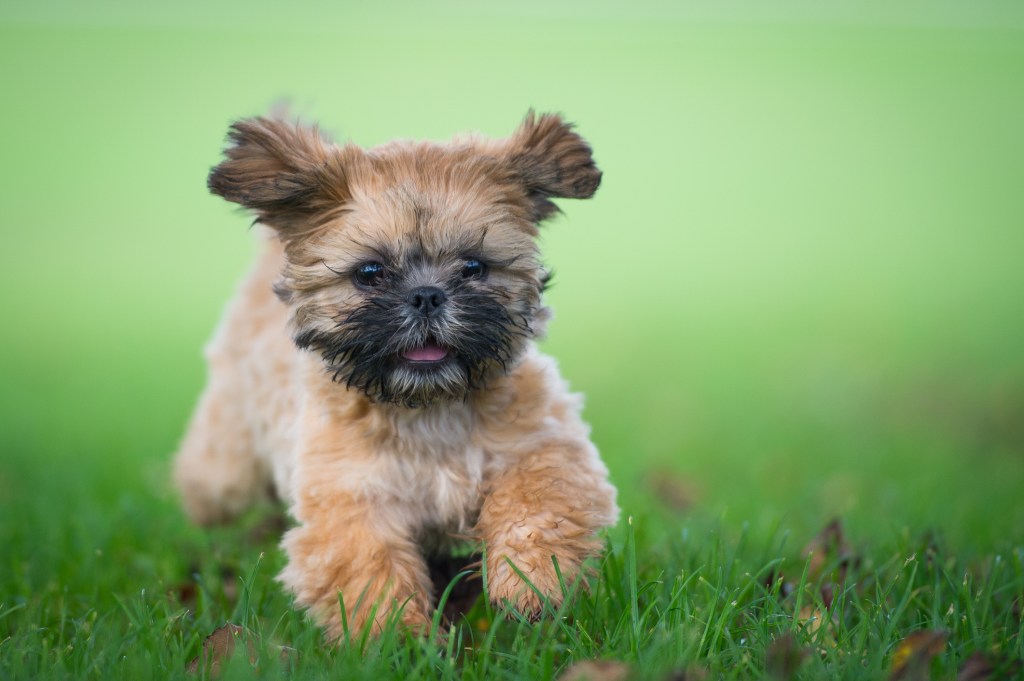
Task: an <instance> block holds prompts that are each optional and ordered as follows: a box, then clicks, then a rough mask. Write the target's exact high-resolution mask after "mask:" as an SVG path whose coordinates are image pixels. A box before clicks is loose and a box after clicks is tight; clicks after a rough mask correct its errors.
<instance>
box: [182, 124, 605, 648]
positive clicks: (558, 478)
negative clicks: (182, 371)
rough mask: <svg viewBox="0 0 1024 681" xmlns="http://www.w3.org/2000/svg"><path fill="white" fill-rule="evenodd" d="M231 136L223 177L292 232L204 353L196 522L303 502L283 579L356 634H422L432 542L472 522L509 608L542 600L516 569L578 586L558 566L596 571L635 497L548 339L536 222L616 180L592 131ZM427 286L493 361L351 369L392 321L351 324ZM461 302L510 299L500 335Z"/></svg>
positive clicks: (217, 183) (262, 131)
mask: <svg viewBox="0 0 1024 681" xmlns="http://www.w3.org/2000/svg"><path fill="white" fill-rule="evenodd" d="M229 139H230V141H231V146H230V147H229V149H228V150H227V151H226V154H225V155H226V160H225V161H224V162H223V163H221V164H220V165H219V166H217V167H216V168H214V170H213V172H212V173H211V175H210V179H209V186H210V189H211V191H213V192H214V193H216V194H219V195H221V196H223V197H224V198H226V199H228V200H230V201H234V202H236V203H239V204H241V205H243V206H245V207H247V208H249V209H251V210H253V211H254V212H255V213H256V215H257V218H258V220H259V221H260V222H262V223H264V224H265V225H267V226H268V227H269V228H270V234H271V235H272V237H276V238H269V239H267V242H266V247H265V248H264V251H263V253H262V254H261V256H260V258H259V260H258V261H257V263H256V265H255V267H254V268H253V270H252V272H251V273H250V274H249V275H248V277H247V278H246V279H245V280H244V281H243V282H242V284H241V287H240V289H239V291H238V293H237V295H236V296H235V298H234V300H233V301H232V303H231V304H230V306H229V307H228V309H227V311H226V313H225V316H224V319H223V321H222V323H221V326H220V328H219V330H218V331H217V333H216V334H215V336H214V339H213V341H212V342H211V344H210V345H209V347H208V348H207V358H208V363H209V382H208V385H207V387H206V390H205V391H204V393H203V395H202V397H201V398H200V400H199V404H198V407H197V409H196V413H195V415H194V416H193V419H192V422H191V425H190V427H189V429H188V432H187V434H186V436H185V438H184V441H183V444H182V446H181V449H180V451H179V453H178V455H177V459H176V462H175V477H176V481H177V483H178V486H179V488H180V490H181V494H182V497H183V501H184V505H185V509H186V511H187V512H188V514H189V515H190V517H191V518H192V519H193V520H195V521H196V522H198V523H201V524H211V523H219V522H226V521H229V520H230V519H232V518H233V517H235V516H237V515H238V514H239V513H240V512H242V511H243V510H244V509H245V508H247V507H248V506H249V505H250V504H251V503H253V502H254V501H256V500H258V499H260V498H261V497H263V496H266V495H267V494H269V493H271V492H273V493H275V494H276V495H277V496H279V497H280V498H282V499H284V500H285V501H286V503H287V504H288V505H289V509H290V512H291V514H292V515H293V516H294V518H295V520H296V522H297V525H296V527H294V528H293V529H291V530H289V531H288V532H287V533H286V535H285V537H284V539H283V546H284V549H285V551H286V552H287V555H288V564H287V566H286V567H285V569H284V571H283V572H282V573H281V575H280V577H279V579H280V580H281V581H282V582H283V583H284V585H285V586H286V587H287V588H288V589H289V590H290V591H291V592H292V593H293V594H294V596H295V599H296V601H297V602H298V603H299V604H300V605H301V606H303V607H305V608H308V609H309V611H310V612H311V614H312V615H313V617H314V618H315V620H316V621H317V622H318V623H319V624H321V625H323V626H324V627H325V630H326V632H327V634H328V636H329V637H331V638H337V637H339V636H341V635H342V633H343V630H344V626H345V625H344V624H343V618H344V620H347V626H348V627H349V628H350V630H352V631H358V630H360V629H361V628H362V627H363V626H367V625H369V626H375V627H379V626H381V625H382V624H383V622H384V621H385V620H386V619H387V618H389V617H391V616H394V615H398V616H399V617H400V619H401V621H402V622H404V623H405V624H406V625H407V626H409V627H410V628H412V629H413V630H423V629H424V628H426V627H427V626H428V625H429V621H430V615H431V609H432V607H433V598H434V597H435V594H433V593H432V586H431V580H430V577H429V574H428V570H427V564H426V559H425V556H426V555H428V554H430V553H431V552H436V551H444V550H445V549H446V548H447V547H449V545H450V544H451V542H452V539H453V538H475V539H476V540H479V541H482V542H483V544H484V546H485V548H486V553H487V564H486V569H487V576H488V590H489V593H488V596H489V597H490V599H491V600H492V601H494V602H495V603H497V604H508V605H510V606H511V607H514V608H516V609H518V610H519V611H521V612H523V613H525V614H527V615H529V616H533V615H536V614H537V613H538V612H539V610H540V607H541V602H540V599H539V598H538V597H537V595H536V593H534V591H533V590H532V589H530V588H528V587H527V585H526V584H524V582H523V580H522V578H521V577H520V575H519V574H517V572H516V570H514V569H513V568H512V567H511V566H512V565H515V566H516V567H517V568H518V570H519V571H521V572H522V574H524V575H525V576H526V577H527V578H528V579H529V580H530V582H531V583H532V584H533V585H534V586H535V587H536V588H537V589H539V590H540V591H541V592H542V593H543V594H545V595H546V596H547V597H548V598H550V599H551V600H552V601H553V602H555V603H557V602H559V601H560V600H561V598H562V590H561V587H560V584H559V580H558V575H557V573H556V571H555V568H554V564H553V561H552V559H553V558H554V559H556V560H557V562H558V566H559V568H560V570H561V572H562V574H563V576H564V577H565V578H566V579H568V580H570V581H571V580H573V579H574V578H576V577H577V576H578V575H579V574H580V570H581V566H582V564H583V562H584V560H585V559H587V558H588V557H591V556H593V555H595V554H596V553H597V551H598V550H599V548H600V545H599V542H598V541H597V539H596V538H595V533H596V531H597V530H598V529H600V528H602V527H606V526H609V525H611V524H613V523H614V522H615V520H616V517H617V514H618V509H617V508H616V505H615V490H614V488H613V487H612V486H611V485H610V484H609V482H608V480H607V469H606V468H605V466H604V464H603V463H602V462H601V460H600V458H599V457H598V454H597V451H596V450H595V448H594V446H593V445H592V444H591V442H590V439H589V435H588V428H587V426H586V425H585V424H584V423H583V422H582V420H581V418H580V408H581V401H580V399H579V397H578V396H576V395H573V394H571V393H569V392H568V389H567V386H566V384H565V382H564V381H563V380H562V378H561V377H560V376H559V374H558V371H557V368H556V367H555V364H554V362H553V361H552V360H551V359H549V358H547V357H545V356H543V355H541V354H540V353H539V352H538V351H537V350H536V348H535V347H534V344H533V339H535V338H536V337H538V336H539V335H540V334H542V333H543V330H544V326H545V322H546V321H547V319H548V316H549V313H548V311H547V308H545V307H544V306H543V303H542V300H541V293H542V290H543V286H544V282H545V281H546V277H547V273H546V272H545V271H544V269H543V268H542V266H541V264H540V259H539V253H538V251H537V247H536V244H535V242H534V239H533V237H534V236H535V235H536V233H537V223H538V222H539V221H540V220H542V219H543V218H545V217H548V216H549V215H550V214H551V213H552V212H553V211H554V210H556V208H555V206H554V204H553V203H552V202H551V198H552V197H569V198H588V197H590V196H591V195H592V194H593V193H594V191H595V190H596V189H597V186H598V184H599V182H600V177H601V174H600V171H598V170H597V168H596V166H595V165H594V162H593V159H592V157H591V153H590V148H589V147H588V146H587V144H586V143H585V142H584V141H583V140H582V139H581V138H580V137H579V136H578V135H577V134H576V133H575V132H573V131H572V129H571V126H569V125H568V124H566V123H564V122H563V121H562V120H561V119H560V118H559V117H557V116H552V115H546V116H540V117H536V116H534V115H533V114H532V113H531V114H530V115H528V116H527V118H526V120H525V121H524V122H523V124H522V126H521V127H520V129H519V130H518V131H517V132H516V133H515V134H514V135H513V136H512V137H511V138H509V139H507V140H487V139H480V138H475V137H468V138H457V139H455V140H453V141H452V142H449V143H447V144H431V143H416V142H394V143H391V144H388V145H385V146H383V147H378V148H376V149H372V150H364V149H361V148H359V147H356V146H354V145H351V144H348V145H345V146H341V147H339V146H336V145H334V144H333V143H331V142H329V141H327V140H326V139H324V138H323V137H322V136H321V135H320V134H319V133H318V132H317V131H316V130H315V129H311V128H305V127H302V126H297V125H295V124H291V123H286V122H283V121H279V120H270V119H252V120H248V121H243V122H240V123H237V124H235V125H234V126H233V128H232V131H231V133H230V136H229ZM467 254H472V257H473V258H480V259H481V260H482V261H484V262H486V263H488V270H487V274H486V276H483V275H481V276H479V277H477V276H475V275H474V276H473V277H469V276H468V275H465V274H463V275H462V279H460V275H459V269H458V268H459V267H460V266H462V267H464V266H465V263H466V262H467V257H469V256H467ZM368 261H373V262H377V261H379V262H382V263H388V265H387V267H388V271H389V272H393V275H389V276H393V280H394V281H393V282H392V283H389V284H388V285H389V286H393V287H394V296H398V297H397V298H395V297H392V298H388V297H387V296H385V295H384V292H382V291H381V290H370V289H369V288H368V287H367V286H361V285H360V284H359V283H358V282H357V279H356V278H354V277H353V276H352V274H351V273H352V272H354V271H356V270H357V269H358V267H359V266H360V264H361V263H366V262H368ZM460 263H462V264H461V265H460ZM469 271H471V272H473V271H474V270H469ZM444 282H454V283H451V284H446V283H444ZM418 286H419V287H421V286H436V287H440V288H441V289H442V290H444V291H445V292H446V293H447V294H448V296H449V297H450V300H449V302H447V303H446V304H445V305H446V306H447V307H446V308H445V309H444V310H442V312H444V314H445V315H448V316H447V317H445V318H444V320H441V321H436V328H437V329H440V331H437V333H442V332H443V333H447V334H450V335H448V336H444V335H442V336H438V337H439V338H443V339H449V338H450V339H452V340H445V342H446V343H450V344H451V348H450V352H451V353H452V355H453V356H456V355H458V356H459V357H461V355H459V353H460V352H462V350H461V349H460V348H461V347H462V346H460V345H459V343H460V342H461V341H460V340H459V338H460V334H467V335H469V336H473V334H474V333H476V336H479V338H478V339H477V340H476V341H474V342H477V343H478V344H481V347H486V348H490V349H489V350H488V352H489V353H491V354H487V353H483V354H482V355H481V356H480V357H476V356H475V355H474V359H473V362H475V364H473V366H472V369H473V370H472V371H471V370H470V367H469V364H468V363H467V364H466V366H465V367H463V368H465V371H464V372H462V371H461V370H460V369H459V367H462V366H463V365H461V364H457V363H455V360H452V362H450V363H449V364H448V365H446V366H448V371H449V373H450V374H451V375H450V376H448V378H449V379H450V381H449V382H451V381H454V384H453V385H454V387H452V386H451V385H445V386H444V390H441V389H440V388H438V386H437V384H438V383H439V381H440V379H439V378H438V377H439V376H440V375H441V371H440V369H438V370H437V371H434V372H433V373H431V372H432V371H433V370H432V369H428V370H425V372H419V373H415V372H409V371H406V370H407V369H408V367H407V366H405V365H403V364H402V362H401V361H399V360H396V359H395V357H394V356H392V355H394V353H392V355H386V353H384V350H387V349H388V347H389V346H388V347H385V348H384V349H383V350H381V354H382V356H385V355H386V356H385V357H384V359H382V360H381V362H382V364H381V365H380V367H383V368H379V371H380V372H381V374H380V378H379V381H378V383H380V385H381V386H383V385H384V384H385V383H386V384H387V387H388V390H385V389H384V388H383V387H380V386H377V387H375V385H376V384H374V383H373V382H367V383H365V384H358V385H353V384H352V381H353V380H354V379H353V378H352V377H353V376H354V375H355V374H354V370H353V369H352V366H351V363H352V362H353V361H355V360H354V359H353V353H354V352H355V351H348V350H346V351H345V352H347V353H348V354H345V353H340V354H339V352H338V351H337V348H338V347H347V346H342V345H341V343H342V340H344V341H345V342H349V340H351V337H353V336H354V337H355V339H356V340H358V339H359V334H360V333H368V334H373V333H376V330H375V329H374V328H373V327H372V325H368V326H358V325H355V322H352V321H351V320H352V319H355V318H356V317H357V311H359V310H361V309H364V308H367V307H368V306H369V307H371V308H372V307H373V306H375V305H376V306H377V307H386V305H385V303H384V302H382V301H387V300H399V301H401V300H402V298H401V296H403V295H407V291H408V290H410V289H411V288H415V287H418ZM446 286H449V288H445V287H446ZM382 288H383V287H382ZM459 296H463V298H460V297H459ZM460 301H461V302H460ZM465 301H477V303H479V304H482V305H485V307H487V309H489V310H491V314H492V316H493V317H494V318H495V319H494V320H492V321H488V320H489V318H486V317H480V319H481V320H482V321H479V322H477V323H479V324H480V325H484V326H486V325H487V324H492V326H493V328H491V327H488V329H489V331H488V334H490V335H488V334H484V333H483V332H481V331H480V330H479V329H473V328H465V324H466V321H465V320H466V319H477V318H476V317H473V316H472V314H471V313H472V312H473V311H472V310H466V309H462V308H465V307H466V305H468V304H469V303H466V302H465ZM389 304H390V303H389ZM459 305H462V308H459ZM399 307H401V305H399ZM448 308H451V310H450V311H449V310H448ZM460 309H461V313H464V314H466V315H469V316H467V317H459V316H458V315H459V314H460ZM392 312H394V313H395V314H399V312H401V311H397V312H396V311H392V310H384V311H383V312H381V314H392ZM408 313H409V311H408V310H405V312H404V313H403V314H407V315H408ZM402 319H405V318H404V317H403V318H402ZM421 321H422V320H421ZM442 322H444V323H442ZM431 323H432V324H435V321H432V322H431ZM445 324H447V326H445ZM460 324H461V326H460ZM350 326H351V327H353V328H349V327H350ZM403 328H404V327H403ZM431 328H435V327H433V326H432V327H431ZM345 334H347V335H345ZM289 336H291V337H289ZM410 337H412V336H410ZM339 338H341V339H342V340H339ZM374 338H376V336H374ZM381 342H382V343H388V342H391V341H390V340H388V339H384V340H382V341H381ZM410 342H411V341H410ZM332 343H334V345H331V344H332ZM396 343H397V341H396ZM467 343H469V341H467ZM488 343H489V344H490V345H488ZM492 346H493V347H492ZM395 347H396V348H398V350H395V352H397V353H398V354H399V355H401V352H402V351H403V350H402V348H403V347H404V346H402V345H401V344H396V346H395ZM466 347H467V348H468V349H467V350H466V352H467V353H469V351H470V350H471V349H472V347H470V346H469V345H467V346H466ZM332 348H333V349H334V350H333V351H334V354H333V355H332V354H331V352H332ZM361 352H364V353H365V352H367V350H365V349H364V350H361ZM374 352H376V350H374ZM406 352H407V350H406ZM459 361H461V359H460V360H459ZM466 362H469V360H466ZM375 366H376V365H375ZM403 367H404V368H403ZM452 367H456V368H452ZM403 371H405V372H406V373H404V374H403V373H402V372H403ZM388 372H391V373H388ZM376 375H377V374H374V376H376ZM346 376H347V377H348V385H346V380H345V377H346ZM395 376H397V377H398V378H395ZM339 377H340V378H339ZM402 377H404V379H403V378H402ZM410 377H411V378H410ZM464 377H465V382H464V383H462V382H460V381H462V379H463V378H464ZM400 379H402V380H400ZM339 596H340V600H339ZM342 601H343V602H344V612H343V611H342V607H341V605H340V602H342ZM399 608H400V609H401V611H400V612H398V609H399ZM371 613H373V619H372V620H371V619H370V617H371Z"/></svg>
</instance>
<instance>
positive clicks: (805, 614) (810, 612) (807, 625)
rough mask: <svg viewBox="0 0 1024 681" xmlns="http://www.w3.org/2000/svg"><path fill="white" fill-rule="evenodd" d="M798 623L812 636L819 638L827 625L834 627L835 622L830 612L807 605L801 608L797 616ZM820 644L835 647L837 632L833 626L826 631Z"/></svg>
mask: <svg viewBox="0 0 1024 681" xmlns="http://www.w3.org/2000/svg"><path fill="white" fill-rule="evenodd" d="M796 621H797V622H798V623H799V624H800V625H801V626H802V627H803V630H804V631H806V632H807V634H808V635H810V636H818V632H819V631H821V629H822V627H824V626H825V625H834V624H835V622H833V621H832V618H831V617H829V615H828V612H827V611H825V610H821V609H819V608H817V607H815V606H813V605H805V606H804V607H802V608H800V612H798V613H797V615H796ZM819 642H824V643H828V644H829V645H830V646H834V645H835V631H834V628H833V626H829V627H828V628H827V629H825V632H824V635H823V636H822V637H821V638H820V639H819Z"/></svg>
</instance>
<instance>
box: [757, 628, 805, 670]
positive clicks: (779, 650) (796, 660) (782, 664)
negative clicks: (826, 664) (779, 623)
mask: <svg viewBox="0 0 1024 681" xmlns="http://www.w3.org/2000/svg"><path fill="white" fill-rule="evenodd" d="M809 656H810V651H809V650H808V649H807V648H804V647H803V646H800V645H798V644H797V642H796V637H795V636H793V634H792V633H785V634H783V635H782V636H780V637H779V638H777V639H775V640H774V641H772V642H771V643H770V644H769V645H768V648H767V650H765V651H764V670H765V672H767V674H768V676H771V677H772V678H775V679H782V680H786V679H792V678H795V677H796V672H797V670H798V669H799V668H800V665H802V664H803V663H804V661H805V660H806V659H807V658H808V657H809Z"/></svg>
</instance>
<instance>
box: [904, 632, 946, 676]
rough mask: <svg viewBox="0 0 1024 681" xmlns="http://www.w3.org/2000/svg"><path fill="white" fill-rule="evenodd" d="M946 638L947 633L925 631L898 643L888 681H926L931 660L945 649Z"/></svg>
mask: <svg viewBox="0 0 1024 681" xmlns="http://www.w3.org/2000/svg"><path fill="white" fill-rule="evenodd" d="M948 638H949V632H946V631H942V630H939V629H925V630H923V631H915V632H914V633H913V634H911V635H910V636H907V637H906V638H905V639H903V640H902V641H900V643H899V645H898V646H896V652H895V653H893V655H892V672H890V674H889V681H928V679H929V678H930V677H931V673H930V669H931V664H932V659H933V658H934V657H935V656H936V655H938V654H939V653H941V652H942V651H943V650H944V649H945V647H946V639H948Z"/></svg>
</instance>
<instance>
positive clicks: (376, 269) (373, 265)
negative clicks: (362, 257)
mask: <svg viewBox="0 0 1024 681" xmlns="http://www.w3.org/2000/svg"><path fill="white" fill-rule="evenodd" d="M383 278H384V265H381V264H380V263H379V262H368V263H364V264H362V265H360V266H359V267H358V268H356V273H355V280H356V283H358V284H361V285H362V286H377V285H378V284H380V282H381V279H383Z"/></svg>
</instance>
